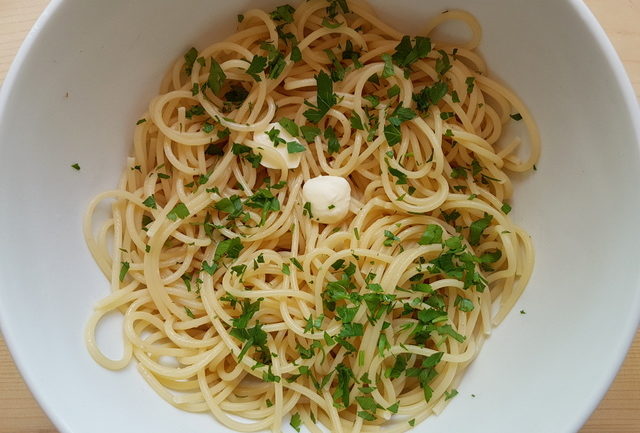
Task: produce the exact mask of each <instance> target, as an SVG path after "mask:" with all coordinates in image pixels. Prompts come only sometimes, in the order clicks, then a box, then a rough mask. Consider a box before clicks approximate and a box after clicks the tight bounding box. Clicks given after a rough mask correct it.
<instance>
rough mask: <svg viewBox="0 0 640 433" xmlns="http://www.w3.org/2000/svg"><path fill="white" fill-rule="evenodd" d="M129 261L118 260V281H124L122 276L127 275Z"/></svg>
mask: <svg viewBox="0 0 640 433" xmlns="http://www.w3.org/2000/svg"><path fill="white" fill-rule="evenodd" d="M129 266H130V265H129V262H120V276H119V278H120V282H122V281H124V277H126V276H127V272H129Z"/></svg>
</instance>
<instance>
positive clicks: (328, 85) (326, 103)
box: [302, 71, 338, 123]
mask: <svg viewBox="0 0 640 433" xmlns="http://www.w3.org/2000/svg"><path fill="white" fill-rule="evenodd" d="M315 78H316V84H317V92H318V94H317V98H316V105H313V104H311V103H310V102H309V101H305V102H304V103H305V104H306V105H308V106H309V107H311V108H309V109H308V110H306V111H305V112H304V113H302V114H303V115H304V117H306V118H307V119H308V120H309V122H311V123H318V122H320V120H322V118H323V117H324V116H325V114H327V112H328V111H329V110H330V109H331V107H333V106H334V105H336V103H337V101H338V100H337V97H336V95H335V93H333V81H332V80H331V77H329V75H327V74H326V73H325V72H324V71H320V72H319V73H318V75H316V77H315Z"/></svg>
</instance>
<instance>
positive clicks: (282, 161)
mask: <svg viewBox="0 0 640 433" xmlns="http://www.w3.org/2000/svg"><path fill="white" fill-rule="evenodd" d="M273 128H275V129H277V130H278V131H280V132H279V133H278V137H280V138H281V139H282V140H284V143H279V144H278V146H277V147H276V146H274V144H273V141H271V139H270V138H269V135H267V132H269V131H271V130H272V129H273ZM290 141H295V142H297V143H299V144H301V143H300V140H298V139H296V138H294V137H293V136H292V135H291V134H289V133H288V132H287V131H286V130H285V129H284V128H283V127H282V125H280V124H279V123H270V124H269V126H267V129H266V130H264V131H256V132H254V133H253V142H254V143H253V148H254V149H255V151H256V153H259V154H260V155H262V160H261V161H260V164H261V165H262V166H263V167H266V168H277V169H280V170H281V169H283V168H297V167H298V166H299V165H300V161H301V160H302V152H298V153H289V151H288V150H287V143H288V142H290Z"/></svg>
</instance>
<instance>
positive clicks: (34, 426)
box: [0, 0, 640, 433]
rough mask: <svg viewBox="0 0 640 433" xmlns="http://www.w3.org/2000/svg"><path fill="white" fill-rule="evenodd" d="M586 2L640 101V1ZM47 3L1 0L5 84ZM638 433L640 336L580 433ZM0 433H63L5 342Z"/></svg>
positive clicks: (0, 348) (0, 60) (0, 74)
mask: <svg viewBox="0 0 640 433" xmlns="http://www.w3.org/2000/svg"><path fill="white" fill-rule="evenodd" d="M585 2H586V3H587V5H588V6H589V7H590V8H591V10H592V11H593V13H594V14H595V16H596V17H597V18H598V20H599V21H600V23H601V24H602V26H603V27H604V29H605V31H606V32H607V34H608V35H609V38H610V39H611V41H612V42H613V44H614V46H615V47H616V50H617V51H618V53H619V55H620V57H621V58H622V61H623V62H624V65H625V67H626V69H627V72H628V73H629V76H630V78H631V82H632V83H633V86H634V89H635V92H636V95H637V96H640V0H585ZM47 3H48V0H0V85H1V83H2V81H3V79H4V76H5V74H6V72H7V70H8V68H9V65H10V64H11V61H12V60H13V57H14V56H15V53H16V52H17V50H18V47H19V46H20V44H21V43H22V40H23V39H24V37H25V36H26V34H27V32H28V31H29V29H30V28H31V27H32V26H33V23H34V22H35V20H36V18H37V17H38V16H39V15H40V13H41V12H42V10H43V9H44V7H45V6H46V5H47ZM149 392H151V391H149ZM516 431H517V429H515V430H514V432H516ZM637 432H640V333H638V334H637V335H636V338H635V341H634V344H633V346H632V347H631V349H630V351H629V354H628V355H627V358H626V360H625V362H624V364H623V366H622V369H621V370H620V372H619V373H618V375H617V377H616V379H615V381H614V383H613V385H612V386H611V388H610V389H609V392H608V393H607V395H606V397H605V398H604V400H603V401H602V402H601V403H600V406H599V407H598V409H597V410H596V411H595V412H594V413H593V415H592V416H591V418H590V419H589V421H588V422H587V423H586V425H585V426H584V427H583V428H582V429H581V430H580V433H637ZM0 433H58V431H57V430H56V428H55V427H54V426H53V425H52V424H51V422H50V421H49V419H48V418H47V417H46V415H45V414H44V413H43V412H42V410H41V409H40V407H39V406H38V404H37V403H36V401H35V400H34V399H33V397H32V396H31V393H30V392H29V390H28V389H27V387H26V386H25V384H24V382H23V381H22V378H21V377H20V375H19V373H18V371H17V370H16V367H15V365H14V364H13V361H12V360H11V356H10V355H9V352H8V350H7V348H6V346H5V344H4V341H3V340H2V338H1V337H0ZM83 433H90V432H83ZM541 433H546V432H541Z"/></svg>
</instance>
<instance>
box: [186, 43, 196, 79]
mask: <svg viewBox="0 0 640 433" xmlns="http://www.w3.org/2000/svg"><path fill="white" fill-rule="evenodd" d="M197 58H198V50H196V49H195V47H191V48H190V49H189V51H187V52H186V53H185V55H184V71H185V73H186V74H187V75H191V71H192V69H193V64H194V63H195V62H196V59H197Z"/></svg>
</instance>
